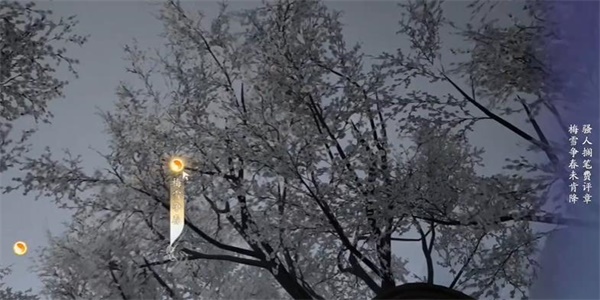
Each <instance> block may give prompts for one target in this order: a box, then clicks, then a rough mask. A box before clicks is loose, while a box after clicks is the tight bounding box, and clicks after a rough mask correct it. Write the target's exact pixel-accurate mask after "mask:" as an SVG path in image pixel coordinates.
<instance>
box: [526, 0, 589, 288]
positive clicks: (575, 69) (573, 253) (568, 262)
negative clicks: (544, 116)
mask: <svg viewBox="0 0 600 300" xmlns="http://www.w3.org/2000/svg"><path fill="white" fill-rule="evenodd" d="M556 4H557V7H556V9H555V11H554V13H553V19H554V21H557V22H558V26H559V28H561V30H563V31H564V32H563V33H564V36H565V37H567V41H565V42H567V43H568V45H569V47H567V48H565V47H562V46H560V47H559V46H557V47H555V48H554V47H550V48H549V49H548V50H549V51H551V54H554V55H555V56H556V57H559V58H560V59H559V60H557V61H555V63H556V64H559V67H560V69H562V70H565V72H564V74H562V75H563V76H564V78H568V79H569V80H571V81H573V82H575V83H576V84H574V85H572V86H571V87H569V88H568V89H567V90H566V92H567V95H568V99H569V101H571V102H573V104H571V103H570V105H569V111H565V112H563V113H564V114H563V115H564V116H565V121H566V122H567V124H577V125H579V126H580V127H581V125H582V124H591V125H592V135H591V136H592V137H593V140H591V142H592V143H594V142H595V143H594V144H595V145H594V146H593V151H594V152H595V155H599V154H600V151H599V148H598V147H597V145H598V144H600V139H599V138H598V136H599V133H600V124H599V119H600V117H599V111H600V110H599V105H598V103H599V95H598V87H599V85H598V69H599V60H598V56H599V53H600V52H599V47H598V45H599V39H598V37H599V32H598V29H599V27H600V26H599V24H600V23H599V19H598V15H599V2H598V1H562V2H560V3H556ZM559 51H560V52H559ZM552 52H554V53H552ZM582 70H585V71H584V72H582ZM565 151H567V150H566V149H565ZM596 162H597V159H596ZM592 167H593V169H592V191H593V192H592V201H593V202H592V203H591V204H584V203H582V202H579V203H576V204H572V205H569V207H568V214H570V215H573V216H574V217H575V218H577V219H581V220H593V221H595V222H598V216H599V215H600V212H599V209H598V208H599V207H600V206H599V205H598V201H600V195H599V193H598V191H599V190H600V184H598V178H599V177H598V176H597V175H595V174H596V173H595V172H594V169H595V170H599V168H600V166H599V165H598V164H597V163H595V164H594V165H593V166H592ZM581 194H583V193H581ZM565 201H567V199H565ZM599 237H600V232H599V230H598V227H597V226H595V227H593V228H591V229H584V228H580V227H570V228H568V229H566V230H564V231H562V232H561V233H560V234H558V235H556V236H555V237H554V238H552V240H551V241H550V242H549V244H548V247H547V248H546V249H545V251H544V254H543V260H542V270H541V277H540V281H539V286H537V287H536V288H534V289H533V291H532V295H531V296H532V298H537V299H550V298H553V299H600V293H599V288H598V285H599V282H600V277H599V268H600V260H599V256H600V248H599V243H600V242H599Z"/></svg>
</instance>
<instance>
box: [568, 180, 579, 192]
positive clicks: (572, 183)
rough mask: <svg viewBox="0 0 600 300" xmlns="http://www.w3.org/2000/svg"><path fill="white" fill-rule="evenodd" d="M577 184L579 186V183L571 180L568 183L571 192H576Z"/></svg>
mask: <svg viewBox="0 0 600 300" xmlns="http://www.w3.org/2000/svg"><path fill="white" fill-rule="evenodd" d="M578 186H579V184H577V182H571V184H570V185H569V188H570V189H571V193H577V187H578Z"/></svg>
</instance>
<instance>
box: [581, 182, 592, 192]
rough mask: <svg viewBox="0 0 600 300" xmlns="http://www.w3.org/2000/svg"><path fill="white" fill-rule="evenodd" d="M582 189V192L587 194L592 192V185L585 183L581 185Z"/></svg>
mask: <svg viewBox="0 0 600 300" xmlns="http://www.w3.org/2000/svg"><path fill="white" fill-rule="evenodd" d="M582 189H583V191H584V192H586V193H589V192H590V191H591V190H592V184H591V183H589V182H586V183H584V184H583V186H582Z"/></svg>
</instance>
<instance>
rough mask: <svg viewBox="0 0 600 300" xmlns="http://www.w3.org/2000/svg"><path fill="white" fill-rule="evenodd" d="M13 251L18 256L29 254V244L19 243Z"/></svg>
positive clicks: (14, 246)
mask: <svg viewBox="0 0 600 300" xmlns="http://www.w3.org/2000/svg"><path fill="white" fill-rule="evenodd" d="M13 251H14V252H15V254H16V255H18V256H23V255H25V254H27V244H25V242H21V241H18V242H16V243H15V244H14V245H13Z"/></svg>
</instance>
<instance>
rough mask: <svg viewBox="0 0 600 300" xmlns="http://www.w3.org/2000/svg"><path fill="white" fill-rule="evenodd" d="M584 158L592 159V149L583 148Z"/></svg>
mask: <svg viewBox="0 0 600 300" xmlns="http://www.w3.org/2000/svg"><path fill="white" fill-rule="evenodd" d="M581 154H582V155H583V157H592V148H583V152H582V153H581Z"/></svg>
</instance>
